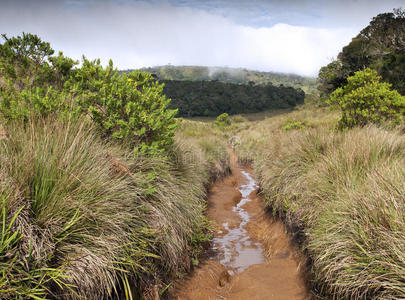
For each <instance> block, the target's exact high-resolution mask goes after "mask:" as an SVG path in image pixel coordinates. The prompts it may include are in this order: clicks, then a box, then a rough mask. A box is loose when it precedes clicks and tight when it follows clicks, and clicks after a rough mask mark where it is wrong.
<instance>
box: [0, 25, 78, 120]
mask: <svg viewBox="0 0 405 300" xmlns="http://www.w3.org/2000/svg"><path fill="white" fill-rule="evenodd" d="M2 36H3V39H4V40H5V42H4V44H0V115H1V117H2V119H3V120H2V121H3V122H9V121H13V120H23V121H27V119H28V118H29V117H35V116H43V117H46V116H47V115H49V114H53V113H56V112H59V113H62V114H63V113H65V112H68V111H69V108H70V107H71V103H70V102H71V101H72V100H71V98H70V97H69V95H67V94H66V93H65V92H63V91H62V86H63V82H64V80H66V78H67V76H68V75H69V73H70V71H71V69H72V68H73V66H74V65H75V64H77V62H76V61H74V60H72V59H70V58H66V57H64V56H63V54H62V53H61V52H60V53H59V54H58V56H55V57H53V56H51V55H52V54H53V53H54V50H53V49H52V48H51V47H50V45H49V43H46V42H43V41H41V39H40V38H39V37H38V36H36V35H32V34H26V33H23V35H22V36H18V37H13V38H7V36H6V35H2Z"/></svg>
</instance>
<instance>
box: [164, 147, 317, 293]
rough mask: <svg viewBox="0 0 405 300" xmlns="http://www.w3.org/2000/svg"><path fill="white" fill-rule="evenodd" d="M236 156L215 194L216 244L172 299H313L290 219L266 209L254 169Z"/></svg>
mask: <svg viewBox="0 0 405 300" xmlns="http://www.w3.org/2000/svg"><path fill="white" fill-rule="evenodd" d="M231 159H232V161H231V163H232V174H231V175H230V176H228V177H226V178H225V179H224V180H222V181H220V182H217V183H216V184H215V185H214V186H213V187H212V188H211V190H210V194H209V199H208V209H207V216H208V217H209V218H210V220H212V221H213V222H215V224H216V230H215V232H214V238H213V240H212V243H211V247H210V249H208V250H207V253H206V258H205V259H203V260H202V262H201V263H200V265H199V266H198V267H196V268H195V269H194V271H193V272H192V273H191V274H190V275H189V276H187V277H186V278H185V279H184V280H182V281H181V282H177V283H176V284H175V285H174V286H173V288H172V289H171V294H170V299H176V300H199V299H201V300H202V299H204V300H209V299H212V300H214V299H235V300H236V299H240V300H242V299H243V300H244V299H249V300H256V299H257V300H259V299H260V300H261V299H263V300H264V299H268V300H271V299H310V296H309V293H308V291H307V288H306V285H305V280H304V276H303V273H302V269H303V268H301V264H300V259H299V256H298V255H297V253H298V252H297V251H296V249H295V247H294V246H293V245H292V244H291V242H290V240H289V238H288V235H287V234H286V232H285V227H284V225H283V224H282V223H281V222H280V221H276V220H274V219H272V218H271V217H269V215H268V214H266V213H265V210H264V207H263V204H262V201H261V199H260V198H259V196H258V195H257V189H258V186H257V184H256V182H255V180H254V178H253V176H252V171H251V170H249V169H244V168H241V167H240V166H239V165H238V163H237V160H236V157H235V156H234V155H233V154H232V157H231Z"/></svg>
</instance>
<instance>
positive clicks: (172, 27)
mask: <svg viewBox="0 0 405 300" xmlns="http://www.w3.org/2000/svg"><path fill="white" fill-rule="evenodd" d="M401 5H402V6H404V5H405V3H404V0H385V1H382V0H379V1H377V0H340V1H338V0H336V1H335V0H284V1H283V0H205V1H203V0H149V1H140V0H115V1H113V0H101V1H100V0H85V1H79V0H53V1H52V0H37V1H34V0H31V1H28V0H26V1H23V0H0V33H6V34H7V35H8V36H13V35H17V34H20V33H21V32H23V31H24V32H30V33H35V34H38V35H39V36H40V37H41V38H42V39H43V40H45V41H49V42H51V45H52V47H53V48H54V49H55V50H57V51H59V50H62V51H63V52H64V54H65V55H67V56H70V57H74V58H77V59H79V58H80V57H81V56H82V54H84V55H86V56H87V57H88V58H91V59H94V58H101V60H102V62H103V63H106V62H107V61H108V59H109V58H111V59H113V61H114V63H115V65H116V66H117V67H118V68H120V69H130V68H139V67H147V66H155V65H166V64H169V63H170V64H172V65H205V66H229V67H242V68H248V69H255V70H262V71H276V72H288V73H297V74H300V75H309V76H316V75H317V73H318V70H319V68H320V67H321V66H323V65H325V64H327V63H328V62H329V61H330V60H331V59H332V58H333V57H336V55H337V54H338V53H339V51H340V50H341V48H342V47H343V46H344V45H346V44H347V43H349V42H350V40H351V38H352V37H354V36H355V35H357V34H358V33H359V31H360V30H361V29H362V28H364V27H365V26H367V24H368V23H369V21H370V20H371V18H372V17H373V16H376V15H377V14H379V13H382V12H390V11H392V9H393V8H396V7H400V6H401Z"/></svg>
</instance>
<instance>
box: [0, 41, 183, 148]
mask: <svg viewBox="0 0 405 300" xmlns="http://www.w3.org/2000/svg"><path fill="white" fill-rule="evenodd" d="M3 38H4V39H5V42H4V44H1V45H0V116H1V118H2V123H8V122H10V121H15V120H17V121H24V122H27V120H28V119H30V118H35V117H39V116H40V117H47V116H49V115H58V116H59V117H60V118H65V119H66V118H68V117H71V116H73V115H74V116H77V115H78V113H82V114H90V116H91V117H92V119H93V120H94V122H95V123H96V124H97V126H98V129H99V131H100V132H101V134H102V135H103V136H104V137H111V138H112V139H115V140H119V141H121V142H124V143H125V144H127V145H128V146H129V147H131V148H132V149H135V150H136V151H141V152H144V153H149V154H159V153H161V152H162V151H164V150H166V149H167V147H168V146H170V145H171V144H172V143H173V136H174V131H175V129H176V121H175V118H174V117H175V115H176V113H177V111H176V110H169V109H167V107H168V105H169V103H170V99H167V98H166V97H165V96H164V95H163V93H162V91H163V85H160V84H158V83H157V82H155V81H154V80H153V78H152V76H151V75H150V74H148V73H144V72H138V71H137V72H132V73H130V74H128V75H126V74H122V75H120V74H119V73H118V71H117V70H116V69H114V67H113V64H112V62H110V64H109V65H108V66H107V67H106V68H103V66H101V64H100V61H99V60H96V61H89V60H87V59H86V58H85V57H83V64H82V66H81V67H80V68H77V69H73V66H74V65H76V64H77V62H76V61H74V60H72V59H70V58H66V57H64V56H63V54H62V53H61V52H60V53H59V54H58V55H57V56H51V55H52V54H53V53H54V50H53V49H52V48H51V47H50V45H49V43H46V42H43V41H41V39H40V38H39V37H38V36H36V35H32V34H25V33H23V35H22V36H18V37H15V38H10V39H9V38H7V36H6V35H3Z"/></svg>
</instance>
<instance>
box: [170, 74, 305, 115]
mask: <svg viewBox="0 0 405 300" xmlns="http://www.w3.org/2000/svg"><path fill="white" fill-rule="evenodd" d="M163 82H164V84H165V87H164V93H165V94H166V96H167V97H169V98H171V99H172V102H171V103H170V107H172V108H178V109H179V115H180V116H183V117H193V116H210V117H216V116H218V115H220V114H222V113H228V114H240V113H254V112H260V111H263V110H268V109H277V108H289V107H294V106H296V105H298V104H302V103H304V98H305V93H304V92H303V91H302V90H301V89H295V88H292V87H287V86H274V85H271V84H268V85H263V86H262V85H252V84H234V83H224V82H220V81H169V80H165V81H163Z"/></svg>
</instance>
